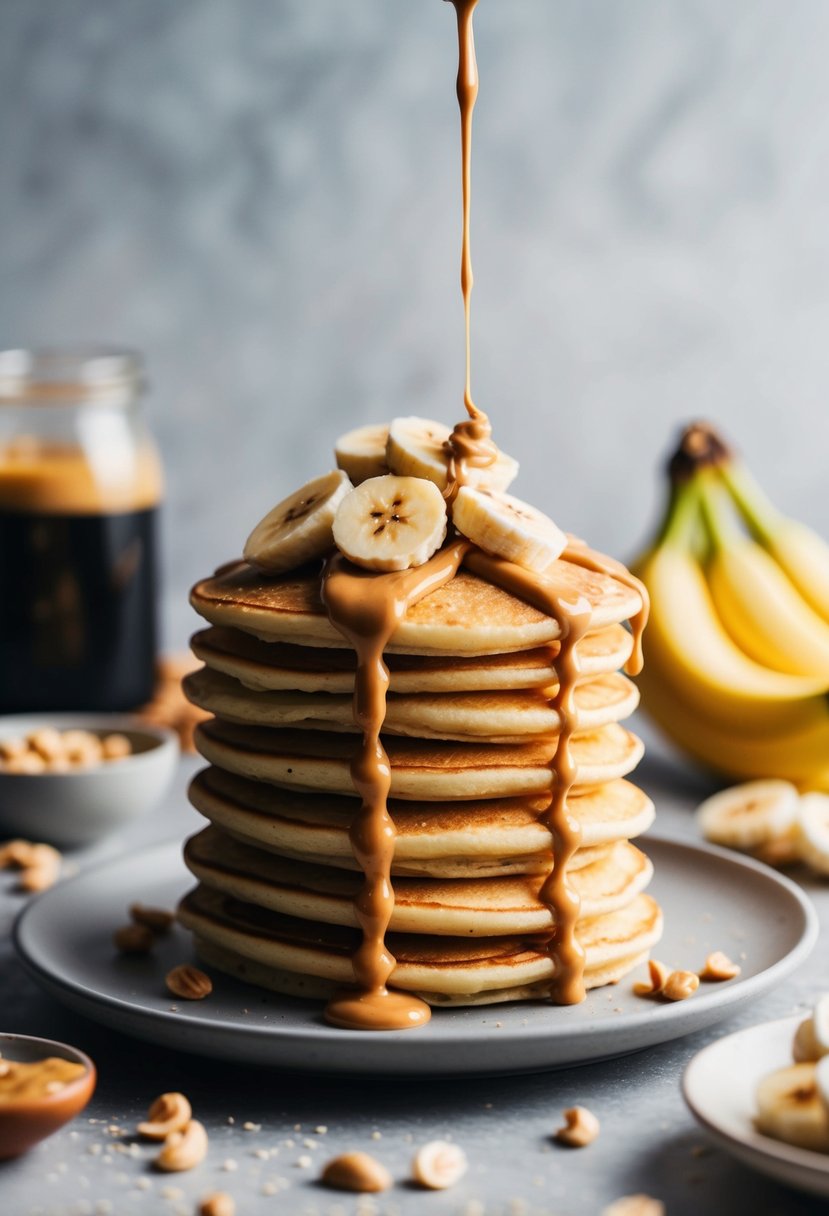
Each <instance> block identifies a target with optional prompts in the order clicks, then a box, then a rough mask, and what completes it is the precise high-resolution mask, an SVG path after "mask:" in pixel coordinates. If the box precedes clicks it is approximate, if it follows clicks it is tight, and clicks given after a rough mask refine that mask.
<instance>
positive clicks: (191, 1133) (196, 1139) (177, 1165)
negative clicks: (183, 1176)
mask: <svg viewBox="0 0 829 1216" xmlns="http://www.w3.org/2000/svg"><path fill="white" fill-rule="evenodd" d="M206 1156H207V1132H206V1131H205V1130H204V1125H203V1124H201V1123H199V1121H198V1119H191V1120H190V1122H189V1123H188V1124H187V1126H186V1127H184V1128H183V1129H182V1130H181V1131H178V1132H172V1133H171V1134H170V1135H169V1136H168V1137H167V1139H166V1140H165V1141H164V1147H163V1148H162V1150H161V1152H160V1153H159V1154H158V1156H157V1157H156V1159H155V1161H154V1163H153V1164H154V1165H155V1168H156V1169H157V1170H164V1171H165V1172H166V1173H168V1174H171V1173H180V1172H181V1171H183V1170H192V1169H194V1168H195V1167H196V1166H197V1165H199V1164H200V1163H201V1162H202V1161H204V1159H205V1157H206Z"/></svg>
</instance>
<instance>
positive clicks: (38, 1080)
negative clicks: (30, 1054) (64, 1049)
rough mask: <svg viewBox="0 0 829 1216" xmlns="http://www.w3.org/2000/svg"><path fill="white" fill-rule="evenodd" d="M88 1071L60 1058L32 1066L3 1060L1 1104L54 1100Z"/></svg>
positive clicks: (0, 1063) (34, 1063)
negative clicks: (55, 1096) (54, 1097)
mask: <svg viewBox="0 0 829 1216" xmlns="http://www.w3.org/2000/svg"><path fill="white" fill-rule="evenodd" d="M85 1072H86V1069H85V1068H84V1066H83V1064H77V1063H75V1062H74V1061H72V1060H64V1059H62V1058H61V1057H60V1056H47V1057H46V1059H44V1060H34V1061H32V1063H30V1064H25V1063H22V1062H21V1061H19V1060H4V1059H0V1103H3V1104H5V1103H18V1102H27V1103H28V1102H37V1101H40V1100H42V1099H44V1098H51V1097H53V1096H54V1095H55V1094H58V1093H61V1091H62V1090H64V1089H65V1088H66V1086H67V1085H68V1084H69V1082H70V1081H76V1080H77V1079H78V1078H79V1077H82V1076H83V1075H84V1073H85Z"/></svg>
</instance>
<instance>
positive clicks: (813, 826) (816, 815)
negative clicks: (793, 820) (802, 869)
mask: <svg viewBox="0 0 829 1216" xmlns="http://www.w3.org/2000/svg"><path fill="white" fill-rule="evenodd" d="M797 851H798V853H799V854H800V856H801V858H802V859H803V860H804V861H806V862H808V863H809V865H810V866H812V867H813V868H814V869H815V870H817V871H818V873H819V874H829V794H819V793H812V794H804V795H803V796H802V798H801V799H800V814H799V816H798V821H797Z"/></svg>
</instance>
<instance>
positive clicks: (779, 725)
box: [634, 481, 829, 737]
mask: <svg viewBox="0 0 829 1216" xmlns="http://www.w3.org/2000/svg"><path fill="white" fill-rule="evenodd" d="M698 526H699V502H698V498H697V492H696V487H695V486H694V483H693V481H689V482H687V483H685V484H684V485H681V486H678V487H677V488H676V489H675V493H674V500H673V504H672V506H671V509H670V512H669V516H668V521H667V524H666V527H665V529H664V531H663V534H662V536H661V538H660V539H659V541H658V542H657V544H656V546H655V547H654V548H653V549H652V550H651V551H650V552H649V553H648V554H647V555H646V556H645V557H644V558H642V559H641V560H640V561H639V562H638V563H637V564H635V566H634V571H635V573H636V574H637V575H638V576H639V578H641V579H642V581H643V582H644V583H645V585H646V587H647V588H648V591H649V592H650V596H651V615H650V620H649V623H648V628H647V630H646V633H645V643H644V652H645V669H646V673H648V674H647V675H646V677H645V678H644V679H642V680H641V682H640V688H641V689H642V692H643V704H644V707H645V708H646V709H649V708H650V706H649V705H648V692H647V689H648V688H649V687H650V686H651V683H652V682H653V681H654V680H656V679H659V680H660V681H662V680H667V681H669V683H670V686H671V688H672V689H673V690H674V691H675V693H677V694H679V695H680V696H681V698H682V702H683V704H684V705H685V706H687V707H688V708H689V709H691V710H693V712H694V713H695V714H698V715H700V716H702V717H704V718H705V719H707V720H708V721H710V722H712V723H718V724H720V725H722V726H729V727H730V726H734V727H739V728H740V729H742V730H743V731H752V732H753V733H754V734H755V735H757V736H758V737H767V736H775V735H777V733H778V732H779V731H781V730H794V729H797V728H802V727H803V726H804V723H807V724H811V725H814V726H818V725H821V724H823V723H824V722H825V723H826V725H827V729H829V704H827V701H826V698H825V695H824V694H825V691H826V684H827V681H826V680H823V679H821V678H819V677H807V676H795V675H789V674H785V673H783V672H779V671H772V670H770V669H768V668H766V667H763V666H761V665H760V664H759V663H755V662H754V661H753V660H752V659H750V658H749V657H748V656H747V655H745V654H744V653H743V652H742V651H741V650H740V649H739V648H738V647H737V646H736V645H735V644H734V642H733V641H732V640H731V638H730V637H729V635H728V633H726V631H725V630H724V629H723V627H722V625H721V623H720V621H719V618H718V617H717V614H716V611H715V608H714V603H713V600H712V598H711V595H710V592H709V590H708V586H707V584H706V581H705V576H704V574H703V571H702V568H701V566H700V564H699V562H698V561H697V558H696V556H695V554H694V552H693V549H692V544H693V539H694V534H695V531H696V529H697V528H698Z"/></svg>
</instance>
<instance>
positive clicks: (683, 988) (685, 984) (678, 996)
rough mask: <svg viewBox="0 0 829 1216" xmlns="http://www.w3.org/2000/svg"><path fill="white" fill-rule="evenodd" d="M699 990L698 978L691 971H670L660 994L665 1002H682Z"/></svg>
mask: <svg viewBox="0 0 829 1216" xmlns="http://www.w3.org/2000/svg"><path fill="white" fill-rule="evenodd" d="M697 988H699V976H698V975H695V974H694V972H693V971H672V972H671V974H670V975H669V976H668V978H667V979H666V980H665V986H664V988H663V989H662V992H661V993H660V995H661V996H663V997H664V998H665V1000H666V1001H684V1000H686V999H687V998H688V997H689V996H693V994H694V993H695V992H696V990H697Z"/></svg>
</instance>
